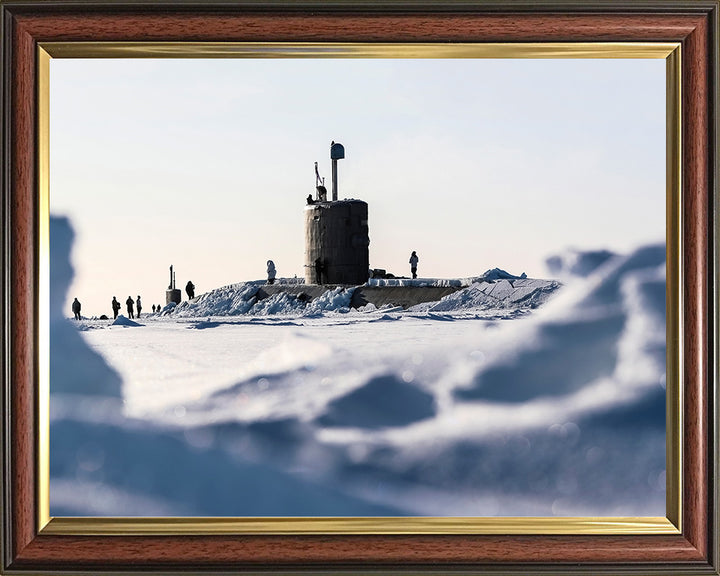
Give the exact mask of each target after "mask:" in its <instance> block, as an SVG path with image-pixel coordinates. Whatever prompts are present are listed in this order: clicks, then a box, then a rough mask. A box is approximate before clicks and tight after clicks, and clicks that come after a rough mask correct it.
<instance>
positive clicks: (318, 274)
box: [315, 258, 325, 284]
mask: <svg viewBox="0 0 720 576" xmlns="http://www.w3.org/2000/svg"><path fill="white" fill-rule="evenodd" d="M324 271H325V265H324V264H323V261H322V260H321V259H320V258H316V259H315V283H317V284H322V275H323V272H324Z"/></svg>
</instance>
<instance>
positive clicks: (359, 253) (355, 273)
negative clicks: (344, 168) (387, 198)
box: [305, 142, 370, 285]
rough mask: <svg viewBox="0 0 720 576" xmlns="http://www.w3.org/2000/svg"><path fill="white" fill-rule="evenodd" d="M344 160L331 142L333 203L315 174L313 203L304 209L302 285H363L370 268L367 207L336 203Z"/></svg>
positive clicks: (360, 203)
mask: <svg viewBox="0 0 720 576" xmlns="http://www.w3.org/2000/svg"><path fill="white" fill-rule="evenodd" d="M343 158H345V148H344V147H343V145H342V144H339V143H336V142H332V144H331V145H330V159H331V160H332V199H331V200H327V191H326V189H325V186H324V185H323V184H322V183H321V182H320V178H319V174H318V173H317V172H316V178H317V180H316V192H317V195H316V197H315V199H313V200H312V202H310V200H308V204H307V206H306V207H305V283H306V284H352V285H358V284H364V283H365V282H367V279H368V275H369V274H368V271H369V266H370V255H369V245H370V238H369V236H368V205H367V202H363V201H362V200H354V199H345V200H338V192H337V189H338V186H337V161H338V160H341V159H343Z"/></svg>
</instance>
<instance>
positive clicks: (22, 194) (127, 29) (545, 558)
mask: <svg viewBox="0 0 720 576" xmlns="http://www.w3.org/2000/svg"><path fill="white" fill-rule="evenodd" d="M718 8H719V5H718V2H717V1H704V0H697V1H694V0H683V1H677V0H669V1H665V0H656V1H654V2H645V1H640V2H632V3H630V2H607V1H604V2H601V1H591V2H565V1H559V0H555V1H553V2H544V1H541V2H533V3H529V4H525V3H522V2H487V3H468V2H455V1H452V0H451V1H448V2H387V3H381V2H352V3H351V2H342V1H341V2H337V1H335V2H321V1H316V2H309V1H302V2H272V1H264V2H246V1H241V0H236V1H226V2H223V1H212V0H211V1H209V2H193V1H191V2H184V1H179V2H158V1H149V2H141V1H133V0H131V1H124V2H123V1H114V0H110V1H100V0H87V1H86V0H69V1H68V0H45V1H40V0H26V1H22V0H17V1H15V0H8V1H2V2H0V17H1V18H2V35H3V36H2V45H1V49H2V76H1V77H0V78H1V85H0V94H2V96H1V98H2V101H1V104H2V168H1V172H0V182H1V184H0V185H1V186H2V199H3V203H2V222H3V236H2V258H3V276H2V281H3V283H2V285H3V307H2V309H1V311H0V315H1V316H2V324H3V337H2V342H3V346H2V369H3V371H2V373H3V376H2V377H3V386H2V404H3V406H2V408H3V409H2V414H3V426H2V427H1V428H0V444H1V446H2V464H3V465H2V471H1V473H2V478H1V479H2V486H3V501H2V510H3V512H2V524H1V525H0V530H2V534H1V536H2V539H1V544H2V564H0V571H2V572H4V573H8V574H21V573H38V572H40V573H54V572H58V573H59V572H66V571H73V572H81V571H84V572H91V573H100V572H104V571H123V572H132V571H135V570H137V571H161V572H163V573H168V572H172V573H181V572H188V571H191V572H197V573H218V572H224V573H227V572H233V573H234V572H243V573H254V572H258V573H259V572H277V573H289V572H298V571H300V572H311V573H315V572H328V571H330V572H368V571H373V572H383V573H385V572H387V573H399V572H408V571H411V572H433V573H455V572H472V573H498V572H502V573H518V574H520V573H522V574H527V573H532V572H538V573H548V572H562V573H629V572H633V573H683V574H691V573H692V574H694V573H697V574H718V573H720V572H719V567H720V561H719V559H718V557H719V556H720V549H719V543H718V508H717V502H718V488H717V471H718V470H717V466H718V455H717V450H718V404H717V403H718V397H717V392H718V390H717V322H718V314H717V313H718V310H717V308H718V307H717V303H718V302H717V298H718V295H717V288H718V281H717V248H718V247H717V206H716V194H717V175H718V154H717V121H718V109H717V79H718V57H717V52H718ZM106 42H107V43H115V44H116V45H120V44H123V45H125V46H129V47H130V48H132V43H136V42H139V43H145V44H148V43H170V44H172V45H175V46H177V44H176V43H213V45H214V46H216V47H219V48H218V49H219V50H222V45H223V43H227V42H247V43H268V42H272V43H355V44H363V43H370V44H378V43H386V44H390V45H391V44H393V43H401V44H405V45H413V44H422V43H447V44H453V43H516V44H519V45H522V44H527V43H544V44H561V45H563V46H564V47H565V49H567V50H572V45H573V44H577V43H590V42H596V43H636V44H637V45H642V44H648V43H667V44H673V43H675V44H677V45H678V46H679V50H677V51H674V52H673V54H674V56H673V58H676V59H677V60H676V61H674V62H673V65H677V66H679V68H676V69H678V70H680V71H681V74H680V75H679V77H678V78H676V80H677V86H679V91H678V94H677V97H678V102H679V105H680V106H679V109H680V111H681V112H680V115H679V117H678V118H677V120H678V122H679V126H680V127H681V130H679V133H680V136H679V137H678V138H677V139H676V140H675V141H673V142H671V144H670V146H669V147H668V150H669V158H671V157H677V158H679V159H680V160H681V161H680V163H679V166H677V169H674V168H673V163H672V161H670V162H669V166H670V167H669V169H668V177H669V179H670V180H672V179H677V184H678V187H679V189H680V205H679V207H678V209H677V210H676V214H675V215H676V216H677V219H678V222H679V224H680V228H681V230H680V238H681V244H680V246H679V254H678V264H679V266H678V270H679V272H678V273H679V274H680V276H679V288H680V290H679V292H680V293H679V294H678V295H677V296H678V298H677V300H678V302H679V308H680V310H679V317H680V318H682V322H681V326H679V327H678V328H679V329H680V331H679V334H680V337H679V339H680V342H679V347H680V348H681V350H682V358H683V362H682V364H680V365H679V366H678V367H677V373H678V374H677V375H678V378H679V379H680V381H681V382H682V386H681V388H680V390H681V398H680V401H679V404H680V406H679V418H678V420H679V421H680V423H679V426H676V427H675V428H676V429H677V438H672V440H673V442H672V443H673V444H677V446H678V448H679V450H680V451H681V453H682V458H681V460H680V465H681V469H680V470H677V478H679V479H680V481H679V486H678V487H677V488H678V491H679V501H678V502H677V505H678V506H677V514H675V513H674V512H673V510H669V511H668V516H669V519H670V521H671V523H672V529H670V530H660V531H658V532H657V533H652V532H651V531H648V530H644V529H643V527H642V526H640V527H638V528H637V529H635V528H633V527H632V526H629V525H628V523H627V522H626V523H624V525H622V526H620V527H619V528H618V529H617V530H615V531H613V530H612V529H611V530H607V531H604V532H603V533H602V534H597V533H594V532H593V531H585V530H582V529H581V528H578V529H577V531H576V532H573V531H572V530H559V531H558V530H557V529H556V528H557V525H556V524H555V527H554V528H553V527H549V528H545V529H544V528H542V527H539V528H538V526H537V525H536V526H535V527H534V528H533V529H526V528H525V527H526V526H527V521H525V520H519V521H518V522H515V523H507V522H506V523H504V524H503V523H497V524H496V525H495V526H494V528H493V526H492V524H491V525H490V529H489V530H483V531H481V533H477V532H472V531H470V530H463V528H462V526H461V527H460V528H458V527H457V526H455V527H454V528H453V527H452V526H451V527H449V528H448V529H445V530H443V529H442V528H440V529H437V528H436V529H433V530H429V531H423V530H420V529H408V530H403V529H402V526H400V528H399V529H398V528H396V529H394V530H392V531H390V532H392V533H391V534H382V533H380V531H378V530H373V529H369V530H365V531H357V532H356V533H344V532H343V531H342V530H340V531H328V532H324V533H323V532H322V531H321V532H319V533H318V532H317V531H313V530H309V531H302V530H300V531H295V530H283V528H282V525H281V526H279V527H278V528H277V529H274V530H273V529H263V530H260V531H257V532H255V533H253V532H247V531H245V532H243V531H236V530H234V529H233V527H232V525H230V526H227V525H225V526H221V527H218V526H217V523H216V524H215V525H213V524H212V522H210V523H208V524H207V529H203V530H198V523H197V522H191V523H187V522H183V521H181V520H179V521H177V522H175V523H174V526H173V527H170V528H168V525H169V523H167V522H166V523H165V524H162V523H160V524H159V525H158V524H157V523H156V524H154V525H150V526H149V527H148V525H147V524H144V523H142V522H139V521H130V522H129V523H125V524H123V523H115V524H114V525H113V522H112V521H111V520H108V522H109V527H107V526H106V527H105V528H104V529H103V527H102V526H99V525H98V527H97V530H94V531H93V530H91V531H89V532H88V531H87V530H84V531H83V530H80V531H75V532H73V531H72V530H67V529H66V530H65V531H63V530H52V529H49V528H52V526H51V525H50V526H49V527H48V526H46V525H45V523H44V521H43V515H42V510H43V508H44V507H45V506H46V505H47V502H46V501H44V500H46V499H47V494H46V493H43V489H41V488H40V487H39V486H40V479H41V477H42V469H43V466H44V463H43V461H42V456H43V449H42V448H41V446H42V445H43V442H45V451H46V449H47V446H46V442H47V438H45V437H44V434H45V432H44V431H43V428H42V426H41V425H40V423H39V422H40V420H41V418H40V415H41V411H42V410H43V409H44V408H43V403H44V402H45V400H43V389H42V388H41V386H40V381H41V380H42V371H43V370H44V369H46V364H44V360H43V350H42V339H41V337H40V331H41V329H42V327H41V326H40V322H39V317H40V307H41V306H42V304H41V302H42V301H43V299H42V295H43V292H42V291H43V290H44V280H43V278H41V270H42V266H41V262H40V259H41V254H42V250H41V248H42V247H41V245H40V244H41V238H42V237H43V233H44V232H43V230H42V229H41V228H42V226H43V222H42V219H41V218H39V213H40V199H39V194H38V190H40V189H42V188H43V186H46V185H47V183H46V182H45V183H44V182H42V181H41V179H42V177H43V174H46V169H47V167H46V166H42V165H41V163H42V162H43V161H44V160H43V158H44V155H43V154H42V153H41V152H40V151H41V150H43V149H45V148H46V147H47V141H46V138H47V134H46V133H44V130H43V125H42V122H43V119H42V118H41V117H40V114H39V112H38V110H40V109H41V108H42V104H43V102H42V101H43V98H45V95H44V94H43V93H42V91H41V90H39V82H38V78H39V76H40V74H42V73H43V70H42V67H43V66H45V65H46V62H45V60H44V56H43V53H44V48H43V46H44V45H49V44H54V45H55V46H56V49H64V50H66V51H70V52H72V51H73V50H80V53H81V52H82V50H83V43H96V44H97V43H106ZM158 45H160V44H158ZM58 46H61V48H57V47H58ZM44 147H45V148H44ZM670 212H672V210H671V211H670ZM45 237H46V236H45ZM669 369H670V367H669ZM671 475H672V474H669V476H671ZM46 488H47V487H45V489H46ZM671 508H672V507H671ZM400 524H402V522H400ZM574 525H575V526H581V525H582V521H580V522H578V523H576V524H574ZM66 528H67V527H66Z"/></svg>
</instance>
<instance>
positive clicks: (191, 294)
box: [185, 280, 195, 300]
mask: <svg viewBox="0 0 720 576" xmlns="http://www.w3.org/2000/svg"><path fill="white" fill-rule="evenodd" d="M185 292H187V295H188V300H192V299H193V298H195V284H193V283H192V280H188V283H187V284H185Z"/></svg>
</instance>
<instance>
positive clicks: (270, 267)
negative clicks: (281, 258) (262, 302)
mask: <svg viewBox="0 0 720 576" xmlns="http://www.w3.org/2000/svg"><path fill="white" fill-rule="evenodd" d="M276 274H277V272H276V270H275V262H273V261H272V260H268V261H267V275H268V278H267V283H268V284H275V275H276Z"/></svg>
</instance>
